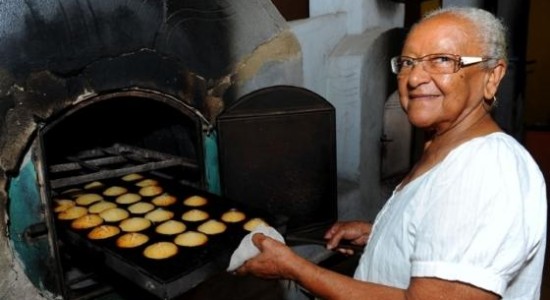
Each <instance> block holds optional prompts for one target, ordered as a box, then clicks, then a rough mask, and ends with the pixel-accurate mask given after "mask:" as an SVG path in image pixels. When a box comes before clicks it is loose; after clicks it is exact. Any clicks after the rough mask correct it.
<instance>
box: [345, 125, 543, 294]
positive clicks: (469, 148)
mask: <svg viewBox="0 0 550 300" xmlns="http://www.w3.org/2000/svg"><path fill="white" fill-rule="evenodd" d="M546 205H547V204H546V187H545V183H544V179H543V176H542V173H541V172H540V169H539V168H538V166H537V165H536V163H535V162H534V160H533V159H532V158H531V156H530V155H529V153H528V152H527V151H526V150H525V149H524V148H523V146H521V145H520V144H519V143H518V142H517V141H516V140H515V139H513V138H512V137H510V136H508V135H506V134H504V133H493V134H490V135H488V136H485V137H479V138H475V139H472V140H471V141H468V142H466V143H464V144H462V145H460V146H459V147H457V148H456V149H454V150H453V151H452V152H451V153H449V154H448V155H447V157H446V158H445V159H444V160H443V161H442V162H440V163H439V164H438V165H437V166H435V167H433V168H432V169H431V170H429V171H428V172H427V173H424V174H423V175H421V176H420V177H418V178H416V179H415V180H413V181H412V182H410V183H409V184H407V185H406V186H404V187H403V189H401V190H399V191H397V190H396V191H394V193H393V195H392V197H391V198H390V199H389V200H388V202H387V203H386V204H385V206H384V207H383V208H382V210H381V211H380V213H379V214H378V216H377V218H376V220H375V224H374V227H373V232H372V234H371V236H370V238H369V241H368V244H367V246H366V247H365V251H364V254H363V256H362V257H361V260H360V263H359V265H358V267H357V269H356V272H355V278H357V279H359V280H364V281H370V282H377V283H381V284H385V285H390V286H395V287H399V288H407V287H408V286H409V283H410V278H411V277H437V278H441V279H446V280H453V281H454V280H456V281H461V282H465V283H469V284H472V285H474V286H477V287H480V288H482V289H485V290H489V291H492V292H494V293H497V294H499V295H501V296H502V299H504V300H506V299H515V300H517V299H525V300H527V299H529V300H534V299H539V297H540V296H539V295H540V285H541V280H542V279H541V276H542V275H541V274H542V268H543V263H544V251H545V244H546V214H547V208H546Z"/></svg>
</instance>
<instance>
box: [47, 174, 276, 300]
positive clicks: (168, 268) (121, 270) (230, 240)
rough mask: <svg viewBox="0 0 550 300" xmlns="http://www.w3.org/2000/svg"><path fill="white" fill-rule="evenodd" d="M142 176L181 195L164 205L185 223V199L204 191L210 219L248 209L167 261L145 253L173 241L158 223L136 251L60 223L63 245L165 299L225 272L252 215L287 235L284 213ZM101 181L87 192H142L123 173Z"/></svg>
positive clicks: (192, 226) (153, 177) (190, 225)
mask: <svg viewBox="0 0 550 300" xmlns="http://www.w3.org/2000/svg"><path fill="white" fill-rule="evenodd" d="M142 175H144V177H145V178H148V179H155V180H157V181H158V182H159V185H161V186H162V187H163V189H164V191H165V192H168V193H170V194H172V195H174V196H176V197H177V199H178V200H177V201H176V203H175V204H173V205H172V206H168V207H165V209H167V210H171V211H173V212H174V217H173V219H174V220H179V221H182V220H181V218H180V217H181V215H182V213H183V212H184V211H186V210H188V209H189V208H188V207H185V206H184V205H183V200H184V199H185V198H187V197H189V196H192V195H200V196H203V197H205V198H206V199H208V204H207V205H206V206H204V207H200V209H202V210H205V211H207V212H208V213H209V215H210V219H218V220H221V219H220V218H221V215H222V214H223V213H224V212H226V211H228V210H230V209H232V208H235V209H238V210H240V211H242V212H244V213H245V214H246V216H247V218H246V219H245V220H244V221H242V222H239V223H235V224H228V223H226V225H227V230H226V231H225V232H223V233H221V234H218V235H211V236H209V240H208V242H207V243H206V244H205V245H204V246H200V247H197V248H185V247H179V246H178V249H179V252H178V254H177V255H175V256H173V257H171V258H168V259H164V260H152V259H149V258H146V257H144V256H143V254H142V251H143V249H144V248H145V247H146V246H147V245H149V244H151V243H153V242H157V241H161V240H166V241H171V240H173V238H174V237H175V236H163V235H160V234H157V233H156V232H155V231H154V226H151V227H150V228H148V229H146V230H145V231H143V232H142V233H145V234H147V235H148V236H149V237H150V240H149V242H148V243H147V244H146V245H143V246H140V247H138V248H135V249H121V248H118V247H117V246H116V244H115V241H116V236H115V237H114V238H110V239H107V240H104V241H94V240H90V239H88V238H87V234H88V232H89V230H86V231H78V230H75V229H72V228H71V227H70V221H60V220H57V221H56V225H57V227H58V228H57V231H58V236H59V238H60V239H61V240H62V241H63V242H64V243H65V244H68V245H69V246H70V247H69V249H72V250H71V251H78V252H80V254H81V253H88V254H89V257H90V258H94V259H96V260H97V263H99V264H102V265H103V266H106V267H107V268H108V269H111V270H112V271H114V272H116V273H118V274H120V275H122V276H123V277H125V278H127V279H128V280H129V281H131V282H133V283H135V284H136V285H137V286H139V287H141V288H143V289H144V290H146V291H148V292H150V293H151V294H153V295H155V296H157V297H159V298H161V299H172V298H174V297H176V296H178V295H181V294H182V293H184V292H186V291H188V290H190V289H191V288H193V287H194V286H196V285H198V284H199V283H201V282H202V281H204V280H205V279H206V278H208V277H209V276H211V275H213V274H215V273H218V272H220V271H223V270H225V269H226V268H227V266H228V264H229V258H230V255H231V253H232V252H233V251H234V249H235V248H236V247H237V246H238V244H239V243H240V241H241V239H242V238H243V237H244V236H245V235H246V234H247V233H248V231H246V230H244V229H243V224H244V223H245V222H246V221H247V220H249V219H250V218H253V217H260V218H263V219H264V220H265V221H266V222H267V223H268V224H269V225H271V226H273V227H274V228H276V229H277V230H278V231H279V232H281V233H282V234H285V230H286V222H287V218H286V217H284V216H272V215H270V214H269V213H267V212H264V211H259V210H257V209H254V208H250V207H246V206H244V204H242V203H239V202H237V201H232V200H230V199H226V198H223V197H220V196H217V195H215V194H211V193H208V192H205V191H202V190H199V189H197V188H194V187H189V186H186V185H184V184H181V183H179V182H175V181H173V180H168V179H166V178H162V177H157V176H155V175H154V174H149V173H142ZM101 182H102V183H103V187H101V188H99V189H97V190H93V189H92V190H87V191H86V192H96V193H99V194H101V193H102V191H103V190H104V189H105V188H107V187H109V186H113V185H117V186H123V187H126V188H127V189H128V192H133V193H137V192H138V190H139V187H137V186H135V184H133V183H128V182H125V181H123V180H122V179H121V178H120V177H117V178H109V179H104V180H101ZM84 185H85V184H80V185H76V186H69V187H63V189H60V190H54V194H58V195H59V194H61V193H62V192H63V191H67V190H70V189H74V188H81V187H82V186H84ZM62 190H63V191H62ZM54 197H55V196H54ZM57 197H59V196H57ZM104 198H105V200H108V201H112V202H115V197H107V196H104ZM148 198H150V199H152V198H153V197H144V199H142V201H149V200H150V199H148ZM119 207H125V205H120V204H119ZM183 222H184V223H185V224H186V226H187V231H188V230H196V227H197V226H198V225H199V224H200V223H201V222H197V223H199V224H194V223H193V222H186V221H183ZM104 224H106V223H104ZM121 234H122V232H121ZM103 266H102V267H103Z"/></svg>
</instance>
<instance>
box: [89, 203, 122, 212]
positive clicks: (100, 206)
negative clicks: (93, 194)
mask: <svg viewBox="0 0 550 300" xmlns="http://www.w3.org/2000/svg"><path fill="white" fill-rule="evenodd" d="M114 207H117V205H116V204H115V203H113V202H110V201H105V200H101V201H99V202H96V203H94V204H92V205H90V207H88V212H89V213H91V214H99V213H101V212H102V211H104V210H107V209H109V208H114Z"/></svg>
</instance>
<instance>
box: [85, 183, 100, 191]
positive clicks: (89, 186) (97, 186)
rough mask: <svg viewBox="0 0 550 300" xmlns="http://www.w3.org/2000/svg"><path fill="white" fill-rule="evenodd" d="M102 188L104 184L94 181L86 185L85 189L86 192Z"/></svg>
mask: <svg viewBox="0 0 550 300" xmlns="http://www.w3.org/2000/svg"><path fill="white" fill-rule="evenodd" d="M100 187H103V183H102V182H101V181H92V182H90V183H87V184H86V185H84V189H86V190H91V189H97V188H100Z"/></svg>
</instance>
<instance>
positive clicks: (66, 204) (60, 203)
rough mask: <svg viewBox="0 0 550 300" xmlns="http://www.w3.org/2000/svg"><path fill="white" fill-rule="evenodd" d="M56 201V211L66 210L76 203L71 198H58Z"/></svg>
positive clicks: (54, 209)
mask: <svg viewBox="0 0 550 300" xmlns="http://www.w3.org/2000/svg"><path fill="white" fill-rule="evenodd" d="M54 202H55V207H54V208H53V211H54V212H56V213H58V212H62V211H66V210H67V209H68V208H71V207H73V206H75V205H76V202H74V201H73V200H71V199H56V200H54Z"/></svg>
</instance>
